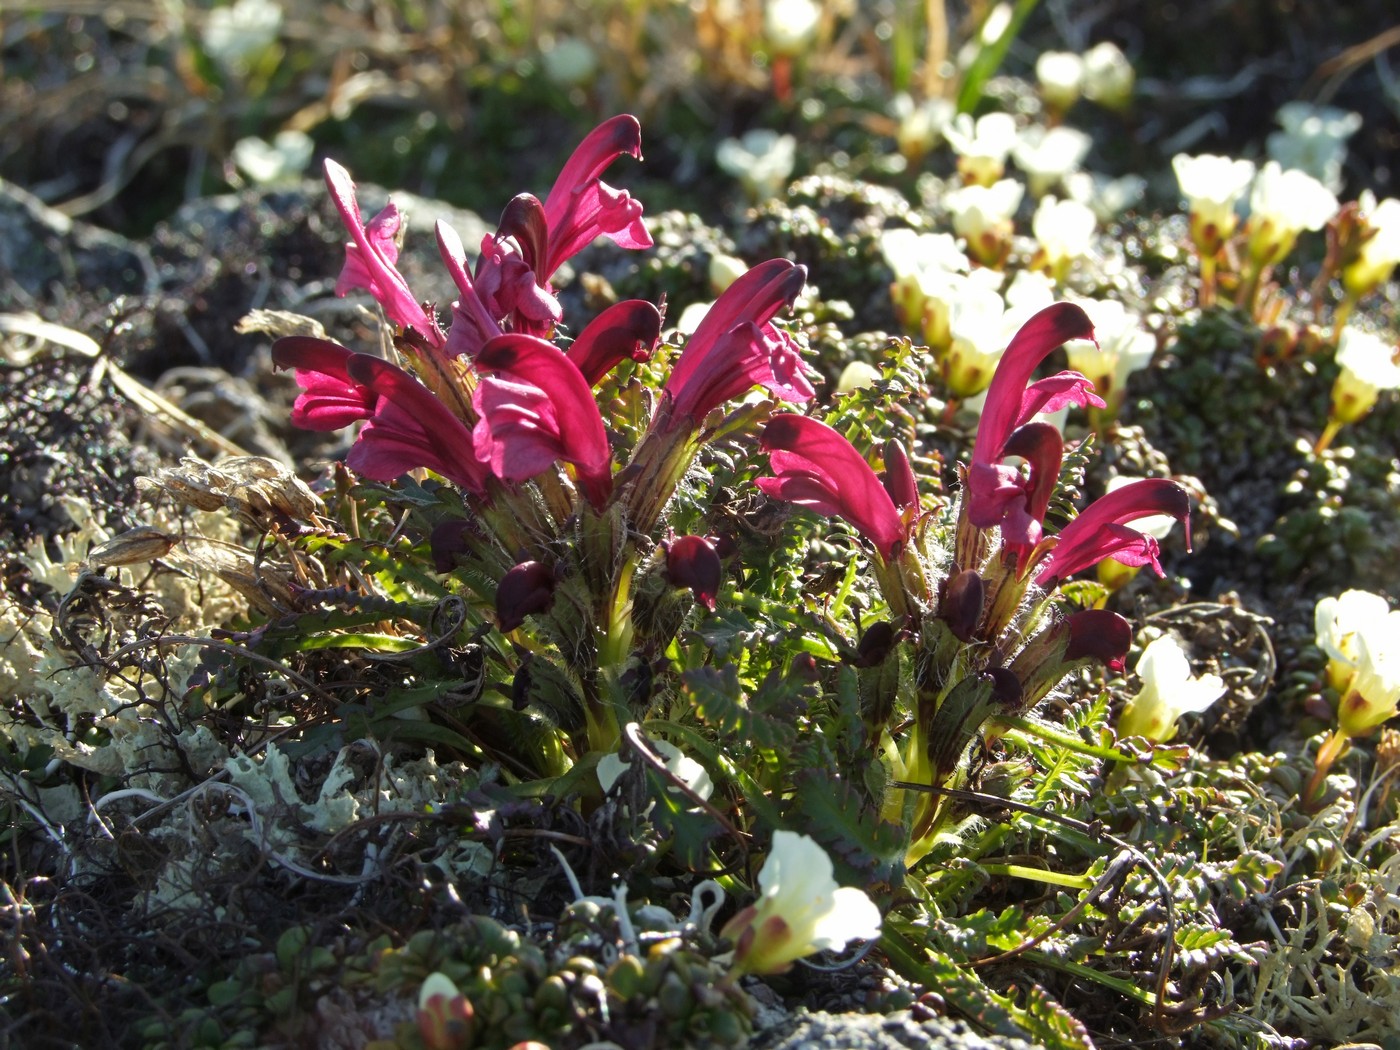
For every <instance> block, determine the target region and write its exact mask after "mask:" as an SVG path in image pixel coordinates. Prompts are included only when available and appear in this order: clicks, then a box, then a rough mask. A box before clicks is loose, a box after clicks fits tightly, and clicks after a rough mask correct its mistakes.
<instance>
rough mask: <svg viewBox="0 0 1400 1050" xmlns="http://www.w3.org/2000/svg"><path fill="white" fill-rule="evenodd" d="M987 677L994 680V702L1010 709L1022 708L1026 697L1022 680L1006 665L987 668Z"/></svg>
mask: <svg viewBox="0 0 1400 1050" xmlns="http://www.w3.org/2000/svg"><path fill="white" fill-rule="evenodd" d="M987 677H989V678H990V679H991V680H992V702H993V703H994V704H997V705H998V706H1000V707H1004V708H1008V709H1010V710H1020V709H1021V701H1022V699H1023V698H1024V695H1025V694H1024V690H1022V688H1021V680H1020V679H1019V678H1017V677H1016V676H1015V675H1014V674H1012V672H1011V671H1010V670H1008V669H1007V668H1005V667H989V668H987Z"/></svg>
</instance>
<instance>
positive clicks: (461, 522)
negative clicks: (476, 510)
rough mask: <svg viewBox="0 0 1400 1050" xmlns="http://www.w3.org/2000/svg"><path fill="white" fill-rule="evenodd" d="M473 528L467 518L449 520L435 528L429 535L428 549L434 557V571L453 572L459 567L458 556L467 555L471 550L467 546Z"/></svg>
mask: <svg viewBox="0 0 1400 1050" xmlns="http://www.w3.org/2000/svg"><path fill="white" fill-rule="evenodd" d="M473 528H474V527H473V525H472V523H471V522H470V521H467V520H466V519H465V518H449V519H448V520H447V521H442V522H439V523H438V524H437V525H435V526H434V527H433V531H432V532H431V533H430V534H429V535H428V549H429V550H430V551H431V552H432V555H433V571H435V572H451V571H452V570H453V569H455V568H456V567H457V563H458V555H462V554H466V553H467V551H468V550H469V549H470V548H469V547H468V545H467V535H468V534H469V533H470V532H472V531H473Z"/></svg>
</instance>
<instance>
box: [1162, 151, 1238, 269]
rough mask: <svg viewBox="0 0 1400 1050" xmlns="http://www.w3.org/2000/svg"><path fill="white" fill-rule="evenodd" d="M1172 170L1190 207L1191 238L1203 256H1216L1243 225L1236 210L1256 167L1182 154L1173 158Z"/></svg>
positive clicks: (1220, 159) (1221, 158) (1208, 155)
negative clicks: (1237, 226) (1239, 223)
mask: <svg viewBox="0 0 1400 1050" xmlns="http://www.w3.org/2000/svg"><path fill="white" fill-rule="evenodd" d="M1172 170H1173V171H1175V172H1176V181H1177V184H1178V185H1179V186H1180V187H1181V195H1182V196H1183V197H1185V198H1186V200H1187V203H1188V205H1189V207H1190V211H1191V236H1192V238H1193V239H1194V240H1195V242H1196V244H1197V246H1198V247H1200V249H1201V251H1202V252H1203V253H1205V254H1210V255H1214V254H1215V252H1216V251H1217V250H1218V249H1219V246H1220V244H1221V243H1223V242H1224V240H1225V239H1226V238H1227V237H1229V236H1230V234H1232V233H1234V232H1235V225H1236V224H1237V223H1238V222H1239V217H1238V216H1237V215H1236V214H1235V206H1236V205H1237V204H1239V202H1240V198H1241V197H1243V196H1244V192H1245V190H1247V189H1248V188H1249V183H1250V180H1252V179H1253V178H1254V165H1253V164H1252V163H1251V162H1249V161H1247V160H1231V159H1230V158H1229V157H1216V156H1212V155H1210V154H1205V155H1203V156H1200V157H1188V156H1187V155H1186V154H1184V153H1178V154H1177V155H1176V156H1175V157H1173V158H1172Z"/></svg>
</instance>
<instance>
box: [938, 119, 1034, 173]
mask: <svg viewBox="0 0 1400 1050" xmlns="http://www.w3.org/2000/svg"><path fill="white" fill-rule="evenodd" d="M943 137H944V138H946V139H947V140H948V145H949V146H951V147H952V148H953V152H954V153H956V154H957V155H958V172H959V174H961V175H962V177H963V181H964V182H966V183H968V184H969V185H976V186H990V185H991V184H992V183H994V182H996V181H997V180H998V179H1000V178H1001V177H1002V175H1003V174H1004V173H1005V171H1006V157H1007V154H1009V153H1010V152H1011V148H1012V147H1013V146H1015V145H1016V118H1015V117H1013V116H1012V115H1011V114H1010V113H988V114H987V115H986V116H982V117H978V118H977V120H976V122H974V121H973V119H972V117H970V116H969V115H968V114H966V113H959V114H958V115H957V116H956V117H954V118H953V120H952V123H950V124H949V125H948V126H947V127H946V128H944V129H943Z"/></svg>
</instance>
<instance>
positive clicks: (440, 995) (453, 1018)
mask: <svg viewBox="0 0 1400 1050" xmlns="http://www.w3.org/2000/svg"><path fill="white" fill-rule="evenodd" d="M472 1029H473V1011H472V1005H471V1003H470V1002H469V1001H468V1000H467V998H466V996H464V995H463V994H462V991H461V989H460V988H458V987H457V985H456V982H454V981H453V980H452V978H450V977H448V976H447V974H445V973H441V972H438V971H434V972H433V973H430V974H428V976H427V977H425V978H424V979H423V987H422V988H421V989H420V990H419V992H418V1034H419V1036H420V1037H421V1038H422V1040H423V1045H424V1046H425V1047H427V1048H428V1050H454V1048H455V1047H459V1046H466V1045H467V1044H468V1041H469V1040H470V1039H471V1036H472V1034H473V1032H472Z"/></svg>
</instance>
